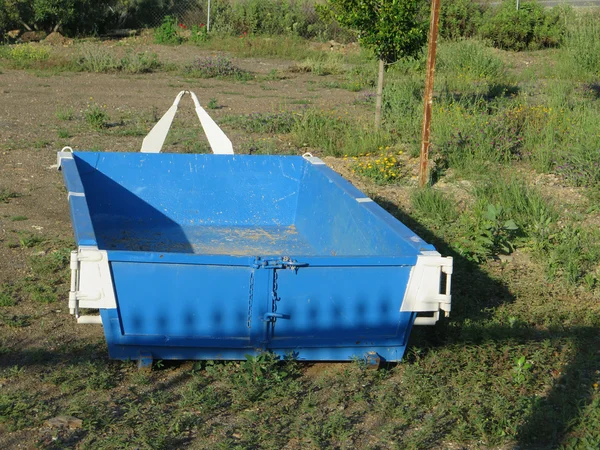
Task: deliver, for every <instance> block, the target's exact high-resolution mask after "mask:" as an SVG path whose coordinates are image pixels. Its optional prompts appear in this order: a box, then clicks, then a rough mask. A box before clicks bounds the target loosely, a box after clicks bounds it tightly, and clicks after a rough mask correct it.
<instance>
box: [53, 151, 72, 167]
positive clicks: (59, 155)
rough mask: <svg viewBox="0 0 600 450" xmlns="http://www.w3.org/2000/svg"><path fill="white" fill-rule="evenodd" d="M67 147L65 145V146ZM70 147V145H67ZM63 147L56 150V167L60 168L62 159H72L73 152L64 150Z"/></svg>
mask: <svg viewBox="0 0 600 450" xmlns="http://www.w3.org/2000/svg"><path fill="white" fill-rule="evenodd" d="M65 148H67V147H65ZM68 148H70V147H68ZM64 150H65V149H64V148H63V149H62V151H60V152H58V153H57V154H56V167H58V168H59V169H60V167H61V165H62V160H63V159H73V152H72V151H71V152H65V151H64Z"/></svg>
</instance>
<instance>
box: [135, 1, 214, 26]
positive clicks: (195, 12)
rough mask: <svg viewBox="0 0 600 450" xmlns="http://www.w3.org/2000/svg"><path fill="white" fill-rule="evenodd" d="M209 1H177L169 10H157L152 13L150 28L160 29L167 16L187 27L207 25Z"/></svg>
mask: <svg viewBox="0 0 600 450" xmlns="http://www.w3.org/2000/svg"><path fill="white" fill-rule="evenodd" d="M206 7H207V0H177V1H174V2H172V6H170V7H168V8H157V9H156V11H154V12H153V13H151V19H150V20H149V23H148V24H147V25H148V26H150V27H158V26H159V25H160V24H161V23H162V22H163V20H164V18H165V16H172V17H175V18H176V19H177V22H178V23H183V24H184V25H187V26H192V25H200V23H206Z"/></svg>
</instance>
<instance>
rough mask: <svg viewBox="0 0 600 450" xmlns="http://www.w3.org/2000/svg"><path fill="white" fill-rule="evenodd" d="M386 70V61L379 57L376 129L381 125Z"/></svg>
mask: <svg viewBox="0 0 600 450" xmlns="http://www.w3.org/2000/svg"><path fill="white" fill-rule="evenodd" d="M384 72H385V62H384V61H383V59H379V76H378V77H377V97H376V99H375V129H376V130H378V129H379V127H380V126H381V104H382V96H383V73H384Z"/></svg>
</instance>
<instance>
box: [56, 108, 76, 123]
mask: <svg viewBox="0 0 600 450" xmlns="http://www.w3.org/2000/svg"><path fill="white" fill-rule="evenodd" d="M54 115H55V116H56V118H57V119H58V120H64V121H68V120H73V119H74V118H75V114H74V112H73V108H72V107H70V106H65V107H60V106H59V107H57V108H56V112H55V113H54Z"/></svg>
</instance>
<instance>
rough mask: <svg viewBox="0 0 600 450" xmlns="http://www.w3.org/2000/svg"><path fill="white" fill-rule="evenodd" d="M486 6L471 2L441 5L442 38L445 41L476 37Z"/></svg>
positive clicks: (451, 1) (452, 0) (458, 0)
mask: <svg viewBox="0 0 600 450" xmlns="http://www.w3.org/2000/svg"><path fill="white" fill-rule="evenodd" d="M486 9H487V8H486V6H485V5H483V4H480V3H477V2H473V1H471V0H447V1H443V2H441V5H440V36H442V37H443V38H445V39H459V38H470V37H474V36H476V35H477V33H478V29H479V26H480V25H481V20H482V17H483V14H484V12H485V11H486Z"/></svg>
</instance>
